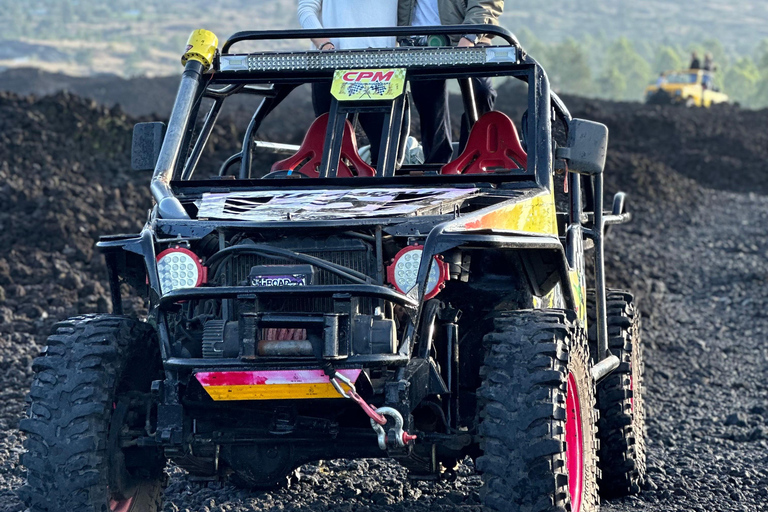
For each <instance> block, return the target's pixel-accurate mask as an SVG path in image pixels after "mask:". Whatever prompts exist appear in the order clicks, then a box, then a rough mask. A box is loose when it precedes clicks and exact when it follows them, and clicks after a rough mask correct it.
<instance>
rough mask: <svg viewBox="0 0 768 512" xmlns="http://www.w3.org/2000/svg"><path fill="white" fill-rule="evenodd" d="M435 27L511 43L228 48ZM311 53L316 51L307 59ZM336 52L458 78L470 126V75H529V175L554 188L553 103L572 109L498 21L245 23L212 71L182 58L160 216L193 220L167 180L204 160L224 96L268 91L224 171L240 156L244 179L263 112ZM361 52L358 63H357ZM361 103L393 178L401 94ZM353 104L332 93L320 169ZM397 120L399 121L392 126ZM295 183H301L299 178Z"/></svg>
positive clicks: (162, 163) (333, 156) (416, 73)
mask: <svg viewBox="0 0 768 512" xmlns="http://www.w3.org/2000/svg"><path fill="white" fill-rule="evenodd" d="M432 34H439V35H448V36H450V35H464V34H478V35H489V36H494V37H498V38H500V39H502V40H503V41H504V42H505V43H506V44H505V45H502V46H488V47H484V46H478V47H474V48H441V47H400V48H392V49H368V50H335V51H333V52H320V51H305V52H259V53H252V54H234V53H231V50H232V48H233V46H235V45H236V44H238V43H243V42H246V41H266V40H284V39H307V38H311V37H329V38H330V37H360V36H395V37H398V38H406V37H410V36H416V35H419V36H420V35H432ZM505 48H507V49H509V48H511V49H514V52H511V53H510V52H509V51H506V53H505V50H504V49H505ZM512 55H514V56H512ZM446 56H447V57H446ZM422 57H423V58H422ZM454 57H455V59H454ZM470 57H471V58H470ZM232 59H235V60H232ZM292 59H293V60H292ZM307 59H310V60H309V61H307ZM318 59H321V61H320V64H317V65H315V67H314V68H313V69H307V67H303V66H299V65H288V66H285V67H283V68H282V69H281V68H279V67H276V68H274V69H255V68H252V67H250V66H251V64H252V63H253V62H257V63H258V62H265V63H267V64H268V65H270V66H274V64H273V63H274V62H278V63H280V62H288V63H290V62H300V63H303V62H315V63H317V62H318ZM328 59H330V60H328ZM339 59H346V60H345V61H344V62H346V63H349V65H348V66H347V67H342V68H341V69H355V68H358V69H360V68H365V67H374V66H371V65H370V64H365V63H364V62H377V59H378V60H381V61H382V62H389V61H390V60H391V61H392V62H405V64H397V65H391V66H389V67H405V68H406V69H407V80H428V79H458V80H459V83H460V85H461V89H462V97H463V99H464V105H465V111H466V113H467V115H468V117H469V121H470V125H471V124H473V123H474V122H475V121H476V120H477V112H476V110H475V108H474V101H472V96H473V91H472V84H471V80H470V78H471V77H473V76H514V77H515V78H518V79H520V80H522V81H525V82H527V83H528V84H529V93H528V96H529V102H528V103H529V112H528V119H529V120H530V121H529V122H528V126H527V127H523V129H524V130H527V131H526V135H527V137H526V138H527V140H529V141H531V142H530V145H529V147H531V148H535V151H534V152H533V153H534V154H533V158H529V167H528V172H529V173H530V175H531V177H535V181H536V183H537V184H538V185H539V186H540V187H543V188H547V189H550V188H551V185H552V184H551V181H552V169H553V162H554V161H553V153H554V151H553V141H552V137H551V123H552V119H553V115H552V113H553V112H554V114H555V115H556V116H558V117H559V118H560V119H562V120H563V121H564V124H565V126H566V129H567V126H568V121H570V119H571V116H570V113H569V112H568V110H567V109H566V107H565V105H564V104H563V103H562V102H561V101H560V99H559V98H558V97H557V95H555V94H554V93H552V91H551V90H550V86H549V80H548V78H547V75H546V72H545V71H544V69H543V68H542V67H541V66H540V65H539V64H538V63H537V62H536V61H535V60H534V59H533V58H532V57H530V56H528V55H526V54H525V52H524V50H523V49H522V48H521V46H520V44H519V42H518V40H517V38H515V36H514V35H512V34H511V33H510V32H509V31H507V30H506V29H504V28H502V27H498V26H495V25H449V26H436V27H383V28H382V27H376V28H347V29H318V30H279V31H246V32H238V33H236V34H234V35H233V36H232V37H230V38H229V39H228V40H227V41H226V42H225V43H224V45H223V47H222V53H221V54H220V55H219V56H217V58H216V59H215V63H214V67H213V73H205V71H206V70H205V69H203V67H202V65H201V64H200V63H199V62H195V61H190V62H188V63H187V65H186V67H185V71H184V74H183V76H182V81H181V85H180V87H179V93H178V95H177V98H176V102H175V104H174V108H173V112H172V114H171V119H170V121H169V127H168V132H167V134H166V137H165V140H164V142H163V146H162V149H161V151H160V157H159V159H158V163H157V166H156V168H155V173H154V175H153V178H152V187H151V188H152V193H153V196H154V198H155V200H156V202H157V203H158V214H159V216H160V217H162V218H166V219H189V216H188V214H187V213H186V211H185V210H184V208H183V207H182V206H181V203H180V202H179V201H178V199H177V198H176V197H175V195H174V193H173V190H172V188H171V186H170V183H171V181H172V180H182V181H186V180H191V179H192V177H193V174H194V170H195V167H196V166H197V164H198V163H199V161H200V157H201V155H202V152H203V150H204V148H205V146H206V144H207V142H208V139H209V138H210V136H211V133H212V131H213V128H214V126H215V124H216V121H217V120H218V117H219V115H220V114H221V108H222V105H223V101H224V100H225V99H226V98H228V97H229V96H231V95H233V94H253V95H258V96H262V97H263V99H262V101H261V103H260V105H259V106H258V108H257V109H256V111H255V112H254V114H253V117H252V119H251V121H250V123H249V125H248V128H247V129H246V133H245V136H244V140H243V149H242V151H241V152H240V153H238V154H236V155H233V156H232V157H231V158H230V160H228V161H227V162H225V165H224V166H222V172H223V171H224V170H225V169H226V167H228V166H229V165H231V164H233V163H235V162H237V161H238V160H239V163H240V167H239V172H238V176H239V178H240V179H242V180H247V179H249V178H250V177H251V172H250V171H251V163H252V157H251V153H252V147H253V136H254V135H255V133H256V130H257V128H258V127H259V125H260V124H261V122H262V121H263V120H264V118H265V117H266V116H267V115H268V114H269V113H270V112H271V111H272V109H274V108H275V106H277V104H279V103H280V102H281V101H282V100H283V99H284V98H285V97H286V96H287V95H288V94H289V93H290V92H291V91H292V90H293V89H294V88H295V87H297V86H298V85H301V84H304V83H309V82H318V81H328V80H331V79H332V76H333V73H334V71H335V70H336V67H335V65H334V62H336V61H339ZM360 59H362V60H360ZM366 59H367V61H366ZM325 60H328V62H327V64H323V62H325ZM358 61H359V62H361V64H355V63H356V62H358ZM236 62H238V63H239V65H240V68H239V69H235V66H234V65H233V63H236ZM409 62H410V64H409ZM270 63H272V64H270ZM267 64H265V65H267ZM381 67H386V66H381ZM265 84H266V85H265ZM203 97H206V98H210V99H212V100H213V105H212V106H211V107H210V110H209V111H208V113H207V115H206V117H205V121H204V123H203V125H202V127H201V128H200V130H199V133H198V137H197V140H196V142H195V144H194V145H192V137H193V136H194V132H195V122H194V121H195V119H196V118H197V115H198V112H199V109H200V105H201V99H202V98H203ZM354 104H355V105H357V106H359V107H360V108H368V109H378V110H379V111H382V112H384V113H385V116H386V119H387V122H388V124H389V132H386V131H385V134H384V138H383V140H382V146H381V147H382V151H381V154H380V159H379V162H378V165H377V178H379V177H394V176H395V162H396V160H397V148H398V147H399V142H400V137H401V133H400V130H399V126H400V124H402V121H403V113H404V104H405V99H404V95H403V96H401V97H399V98H398V99H396V100H392V101H389V102H382V101H379V102H378V104H373V102H367V103H366V104H365V105H363V102H354ZM354 110H355V107H354V106H353V107H350V106H346V105H340V103H339V102H338V101H336V100H335V99H334V100H333V101H332V105H331V113H330V119H329V123H328V130H327V135H326V140H325V148H324V152H323V153H324V154H323V160H322V163H321V166H320V169H319V171H320V176H321V177H335V176H336V170H337V167H338V160H339V153H340V147H341V142H342V141H341V138H342V137H341V133H342V132H343V126H344V121H345V119H346V117H347V115H348V114H349V113H350V112H351V111H354ZM395 128H398V129H397V130H395ZM190 147H191V150H190V149H189V148H190ZM356 179H365V178H356ZM374 179H376V178H374ZM474 179H475V180H477V181H482V179H483V177H482V175H477V176H475V178H474ZM510 179H513V180H519V176H518V177H514V176H510ZM296 183H297V184H298V182H296ZM304 185H308V183H301V184H298V186H304Z"/></svg>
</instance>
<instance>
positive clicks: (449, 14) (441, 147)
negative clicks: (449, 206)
mask: <svg viewBox="0 0 768 512" xmlns="http://www.w3.org/2000/svg"><path fill="white" fill-rule="evenodd" d="M503 10H504V0H399V1H398V7H397V21H398V25H401V26H414V27H423V26H430V25H483V24H492V25H498V24H499V21H498V20H499V16H500V15H501V13H502V12H503ZM489 42H490V39H488V38H485V37H478V36H477V35H476V34H466V35H464V36H452V37H451V43H452V44H453V45H455V46H459V47H470V46H475V45H479V44H488V43H489ZM472 84H473V86H474V90H475V102H476V104H477V114H478V115H479V116H481V115H483V114H485V113H486V112H489V111H491V110H493V106H494V104H495V102H496V90H495V89H494V88H493V85H492V84H491V80H490V79H489V78H487V77H481V78H478V77H475V78H473V79H472ZM411 95H412V97H413V102H414V104H415V105H416V109H417V110H418V111H419V117H420V119H421V143H422V146H423V148H424V157H425V162H426V163H446V162H449V161H450V160H451V158H452V156H453V147H452V145H451V119H450V113H449V110H448V90H447V87H446V81H445V80H429V81H421V82H416V81H414V82H411ZM461 131H462V135H461V141H462V144H461V145H462V146H463V145H464V144H465V143H466V139H467V137H468V134H469V120H468V118H467V116H466V114H464V116H462V130H461Z"/></svg>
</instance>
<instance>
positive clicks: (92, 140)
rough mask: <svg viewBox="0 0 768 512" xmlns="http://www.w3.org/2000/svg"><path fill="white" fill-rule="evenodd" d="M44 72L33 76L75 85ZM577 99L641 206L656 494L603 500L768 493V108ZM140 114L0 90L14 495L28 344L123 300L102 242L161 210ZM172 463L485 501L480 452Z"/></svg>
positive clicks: (2, 493)
mask: <svg viewBox="0 0 768 512" xmlns="http://www.w3.org/2000/svg"><path fill="white" fill-rule="evenodd" d="M43 78H45V80H47V82H46V83H44V84H42V85H41V83H42V82H43V81H44V80H43V79H42V78H41V79H40V80H38V81H35V80H32V79H30V80H28V82H27V88H26V89H22V90H21V91H22V92H38V93H49V92H52V91H54V90H58V89H60V88H61V87H59V88H56V87H55V84H53V85H51V83H52V80H51V79H50V77H43ZM113 80H114V81H115V83H114V84H113V85H109V84H107V85H106V86H105V85H104V84H103V83H102V82H99V84H100V85H99V87H100V88H101V89H99V90H100V91H102V92H103V93H104V94H103V95H102V96H103V97H100V98H98V99H99V100H100V101H102V102H105V103H106V104H107V105H110V104H111V103H112V102H117V101H119V99H120V97H119V96H118V97H115V96H111V97H109V96H108V95H107V94H106V92H105V91H107V92H108V91H109V90H114V91H122V92H119V93H118V94H123V95H124V94H128V93H127V92H126V91H127V90H129V89H130V88H127V85H126V83H125V82H123V81H119V80H115V79H113ZM7 83H10V81H8V82H7ZM2 85H4V81H3V76H2V75H0V87H2ZM134 85H135V87H137V88H138V89H130V90H129V92H130V93H131V94H133V95H134V96H137V95H139V96H140V95H141V94H144V95H150V96H152V101H153V102H154V104H160V105H163V104H167V103H168V102H170V101H171V98H172V95H173V92H174V91H172V90H170V91H169V90H167V89H168V80H166V81H165V82H162V81H151V80H150V81H141V82H138V83H136V84H134ZM46 87H47V88H48V89H45V88H46ZM52 87H53V89H51V88H52ZM82 87H83V88H84V89H85V88H86V86H85V85H83V86H82ZM131 91H132V92H131ZM148 91H150V92H149V93H148ZM153 91H157V95H153V94H152V92H153ZM99 94H102V93H99ZM160 94H162V95H163V96H158V95H160ZM158 97H160V98H167V99H166V100H165V101H160V100H159V99H158ZM566 102H567V103H568V104H569V105H570V106H571V109H572V113H573V114H574V115H576V116H580V117H586V118H591V119H595V120H598V121H602V122H605V123H606V124H608V125H609V127H610V128H611V137H612V143H611V155H610V157H609V163H608V168H607V171H606V180H607V188H608V190H609V191H610V192H613V191H616V190H618V189H622V190H624V191H626V192H628V193H629V194H630V198H631V199H630V203H629V206H630V209H631V210H632V211H633V213H634V215H635V218H634V221H633V222H632V223H631V224H630V225H628V226H625V227H620V228H615V229H614V230H613V231H612V232H611V235H610V239H609V244H608V247H609V250H608V269H609V272H608V275H609V281H610V282H611V284H612V285H613V286H617V287H629V288H631V289H632V290H634V291H635V292H636V293H637V295H638V297H639V300H640V301H641V308H642V312H643V337H644V341H645V344H646V349H645V350H646V352H645V359H646V396H647V399H646V404H647V407H648V413H647V416H648V447H649V450H648V456H649V460H648V465H649V470H648V471H649V477H650V478H649V482H648V484H647V486H646V489H645V490H644V491H643V492H642V493H641V494H640V495H638V496H635V497H631V498H628V499H625V500H619V501H613V502H609V503H605V504H604V505H603V509H604V510H609V511H621V512H628V511H639V510H654V511H678V510H680V511H682V510H686V511H730V510H737V511H742V510H743V511H762V510H767V509H768V345H766V343H765V342H766V338H767V337H768V314H767V313H766V311H768V263H766V262H767V261H768V238H766V236H765V234H766V230H768V228H767V227H766V226H768V173H766V167H765V166H766V161H768V131H767V130H766V127H768V111H762V112H750V111H744V110H740V109H737V108H732V107H723V108H718V109H713V110H709V111H702V110H685V109H680V108H673V107H666V108H662V107H647V106H643V105H639V104H626V103H624V104H622V103H607V102H598V101H591V100H583V99H579V98H566ZM134 104H135V102H134ZM307 107H308V104H307V102H306V99H305V98H303V99H300V100H298V101H295V102H294V103H293V104H291V105H289V106H288V107H287V108H292V109H293V112H292V113H293V115H291V116H290V117H289V116H286V117H285V118H284V119H290V123H289V122H287V121H286V122H285V124H283V125H281V124H280V122H278V123H277V124H274V125H271V127H268V129H267V130H265V131H266V132H268V135H274V134H278V135H279V134H283V138H282V140H283V141H295V140H296V139H297V138H300V136H301V134H302V133H303V130H304V129H305V127H306V126H307V125H308V123H309V119H310V115H309V113H308V111H307V110H308V109H307ZM500 107H501V108H502V109H504V110H506V111H508V112H509V113H510V114H511V115H512V116H513V118H515V119H519V115H520V114H521V113H522V111H521V108H520V105H519V101H517V100H516V99H515V94H514V90H513V89H512V88H509V87H502V92H501V100H500ZM129 110H131V111H132V113H133V114H134V115H138V116H147V115H149V114H150V113H151V112H152V111H146V110H144V111H141V110H140V109H139V110H133V109H131V108H130V105H129ZM289 111H290V110H289ZM161 114H162V113H161ZM133 122H134V120H133V119H131V118H130V117H128V116H127V115H126V114H124V113H123V111H122V110H120V109H118V108H107V107H103V106H100V105H98V104H96V103H95V102H93V101H91V100H84V99H80V98H78V97H75V96H70V95H69V94H62V93H59V94H56V95H54V96H51V97H44V98H26V97H20V96H17V95H15V94H10V93H0V198H2V200H1V201H0V512H17V511H22V510H24V507H23V505H22V504H21V503H20V502H19V501H18V499H17V498H16V495H15V489H16V488H18V486H19V485H20V484H21V483H22V481H23V478H24V468H23V467H22V466H20V465H19V453H20V451H21V435H20V433H19V431H18V430H17V425H18V421H19V418H20V417H21V416H22V415H23V414H24V407H25V405H24V397H25V395H26V392H27V388H28V386H29V382H30V379H31V368H30V363H31V361H32V358H33V357H35V355H36V354H37V353H38V352H39V351H40V349H41V348H42V347H43V346H44V344H45V336H46V335H47V333H48V332H49V330H50V327H51V325H52V324H53V323H54V322H55V321H57V320H59V319H63V318H65V317H68V316H71V315H75V314H79V313H88V312H96V311H106V310H107V308H108V301H107V294H106V290H105V284H104V281H105V279H104V277H105V276H104V274H105V269H104V265H103V263H102V261H101V259H100V257H99V256H98V254H97V253H96V252H95V251H94V248H93V242H94V240H95V238H96V237H97V236H98V235H99V234H101V233H116V232H124V231H130V230H135V229H137V228H138V227H139V226H140V225H141V222H142V221H143V219H145V218H146V211H147V209H148V208H149V206H150V197H149V194H148V187H147V185H148V176H146V175H143V174H139V175H137V174H132V173H129V172H127V171H126V169H128V168H129V145H130V130H131V127H132V124H133ZM241 128H242V127H241V126H239V125H238V124H237V123H225V124H224V125H223V126H222V127H221V128H220V129H219V130H217V132H216V133H215V135H214V138H213V139H212V147H213V149H214V151H215V153H216V157H218V156H220V155H224V156H227V155H228V154H231V153H233V152H235V151H236V148H237V145H238V141H239V140H240V129H241ZM286 134H287V135H286ZM273 140H281V139H280V138H279V137H278V136H274V137H273ZM169 472H170V474H171V478H170V485H169V487H168V489H167V491H166V494H165V498H166V504H165V507H164V510H165V511H190V512H197V511H207V512H214V511H232V512H240V511H265V512H266V511H270V512H271V511H278V510H279V511H289V510H314V511H332V510H349V511H352V510H355V511H357V510H360V511H363V510H365V511H400V510H424V511H426V510H443V511H459V510H466V511H473V510H480V507H479V498H478V493H477V490H478V488H479V485H480V480H479V477H477V476H475V475H473V474H472V467H471V463H470V462H467V463H466V464H464V465H463V466H462V467H461V468H460V471H459V476H458V478H457V479H455V480H454V481H444V482H439V483H424V482H421V483H409V482H408V481H407V478H406V473H405V471H404V470H403V469H402V468H400V467H399V466H398V465H397V464H394V463H391V462H387V461H378V460H356V461H334V462H322V463H318V464H313V465H308V466H304V467H303V468H301V470H300V472H299V478H298V481H297V482H295V483H293V484H292V485H291V486H290V487H289V488H287V489H283V490H279V491H276V492H272V493H258V492H248V491H241V490H238V489H235V488H231V487H221V486H201V485H200V484H197V483H194V482H191V481H190V480H189V479H188V478H187V477H186V476H185V474H184V473H183V472H182V471H181V470H179V469H176V468H170V467H169Z"/></svg>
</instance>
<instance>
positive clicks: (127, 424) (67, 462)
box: [19, 315, 165, 512]
mask: <svg viewBox="0 0 768 512" xmlns="http://www.w3.org/2000/svg"><path fill="white" fill-rule="evenodd" d="M157 350H158V346H157V341H156V338H155V335H154V331H153V329H152V328H151V327H150V326H149V325H148V324H146V323H142V322H139V321H137V320H134V319H131V318H125V317H120V316H113V315H94V316H85V317H78V318H74V319H71V320H68V321H66V322H62V323H59V324H57V326H56V328H55V332H54V333H53V334H52V335H51V336H50V337H49V338H48V345H47V347H46V350H45V353H44V354H43V355H42V356H41V357H39V358H37V359H36V360H35V362H34V364H33V370H34V372H35V375H34V379H33V381H32V388H31V390H30V393H29V400H28V401H29V408H28V412H27V418H26V419H23V420H22V421H21V423H20V428H21V430H23V431H24V432H26V434H27V439H26V441H25V442H24V447H25V449H26V453H24V454H23V455H22V456H21V462H22V464H24V466H26V468H27V482H26V485H24V486H23V487H22V488H21V489H20V491H19V494H20V495H21V497H22V499H23V500H24V501H25V502H26V503H27V505H28V506H29V507H30V509H31V510H32V511H33V512H38V511H40V512H42V511H46V512H54V511H73V510H77V511H78V512H80V511H82V512H105V511H116V512H128V511H135V512H138V511H142V512H145V511H149V512H153V511H157V510H159V505H160V499H161V497H162V488H163V484H164V483H165V474H164V472H163V469H164V467H165V459H164V457H163V454H162V452H161V451H160V450H159V449H157V448H142V447H130V448H121V442H120V440H121V438H122V437H124V436H125V435H126V434H127V432H128V431H130V430H139V431H141V430H143V428H144V418H145V415H144V414H143V412H144V411H145V410H146V401H145V398H146V395H142V393H146V392H148V391H149V389H150V385H151V382H152V380H153V379H155V378H157V371H158V370H159V368H160V359H159V357H158V355H157Z"/></svg>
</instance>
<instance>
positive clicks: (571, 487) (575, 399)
mask: <svg viewBox="0 0 768 512" xmlns="http://www.w3.org/2000/svg"><path fill="white" fill-rule="evenodd" d="M565 405H566V409H567V413H566V417H565V443H566V444H565V465H566V468H567V469H568V493H569V494H570V495H571V510H572V511H573V512H579V511H580V510H581V499H582V494H583V491H584V431H583V430H582V423H581V402H580V401H579V390H578V389H577V388H576V378H575V377H574V376H573V374H572V373H569V374H568V393H567V395H566V399H565Z"/></svg>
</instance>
